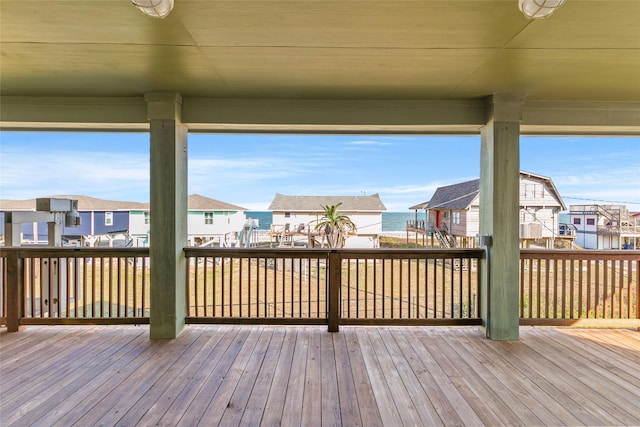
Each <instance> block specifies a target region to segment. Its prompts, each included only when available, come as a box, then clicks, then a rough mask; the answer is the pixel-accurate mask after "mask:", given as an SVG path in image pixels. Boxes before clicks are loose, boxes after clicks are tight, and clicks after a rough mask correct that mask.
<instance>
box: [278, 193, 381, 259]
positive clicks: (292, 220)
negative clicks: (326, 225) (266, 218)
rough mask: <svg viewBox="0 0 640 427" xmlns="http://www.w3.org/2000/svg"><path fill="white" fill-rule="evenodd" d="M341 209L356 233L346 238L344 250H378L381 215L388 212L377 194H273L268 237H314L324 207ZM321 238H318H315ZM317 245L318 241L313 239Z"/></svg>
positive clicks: (319, 240) (319, 239)
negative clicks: (281, 235) (369, 248)
mask: <svg viewBox="0 0 640 427" xmlns="http://www.w3.org/2000/svg"><path fill="white" fill-rule="evenodd" d="M338 203H342V205H341V206H340V213H342V214H343V215H347V216H348V217H349V218H350V219H351V221H352V222H353V223H354V224H355V225H356V229H355V231H354V232H353V234H351V235H350V236H349V237H348V238H347V242H346V246H347V247H378V244H379V241H378V239H379V236H380V233H382V212H383V211H386V210H387V208H386V207H385V206H384V203H382V200H380V195H379V194H372V195H370V196H291V195H284V194H280V193H276V195H275V197H274V199H273V201H272V202H271V205H269V210H270V211H272V212H273V223H272V226H271V234H272V235H273V236H274V237H275V236H278V235H280V234H282V233H284V236H286V235H287V234H288V233H298V234H306V235H308V234H313V231H314V229H315V226H316V224H318V222H319V221H320V220H321V218H322V215H323V206H326V205H337V204H338ZM318 237H320V236H318ZM315 241H316V242H317V243H319V244H322V243H321V238H318V239H315Z"/></svg>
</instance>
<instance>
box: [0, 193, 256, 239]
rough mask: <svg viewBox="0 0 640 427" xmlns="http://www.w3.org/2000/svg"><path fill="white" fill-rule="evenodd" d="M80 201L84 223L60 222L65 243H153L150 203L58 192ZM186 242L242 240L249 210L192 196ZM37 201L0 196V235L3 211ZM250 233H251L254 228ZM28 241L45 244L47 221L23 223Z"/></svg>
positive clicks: (29, 206)
mask: <svg viewBox="0 0 640 427" xmlns="http://www.w3.org/2000/svg"><path fill="white" fill-rule="evenodd" d="M52 198H60V199H73V200H77V201H78V213H79V215H80V225H78V226H74V227H70V226H65V225H64V224H63V225H62V228H61V235H62V239H63V243H64V244H65V245H68V246H80V247H96V246H106V247H144V246H149V244H150V233H149V224H150V205H149V203H140V202H130V201H115V200H103V199H98V198H95V197H89V196H54V197H52ZM188 203H189V209H188V211H187V219H188V224H187V227H188V242H189V245H190V246H199V245H215V246H231V245H236V244H239V242H238V239H239V237H240V235H241V234H242V233H243V230H244V226H245V223H246V221H247V219H246V215H245V213H246V211H247V209H246V208H243V207H240V206H236V205H233V204H230V203H226V202H223V201H220V200H216V199H212V198H209V197H205V196H202V195H199V194H192V195H189V198H188ZM35 207H36V199H27V200H0V235H3V236H4V229H5V212H15V211H21V212H31V211H35ZM248 231H249V232H253V227H252V228H251V230H248ZM20 234H21V237H20V240H21V242H23V243H24V244H46V242H47V236H48V227H47V223H44V222H29V223H23V224H21V226H20Z"/></svg>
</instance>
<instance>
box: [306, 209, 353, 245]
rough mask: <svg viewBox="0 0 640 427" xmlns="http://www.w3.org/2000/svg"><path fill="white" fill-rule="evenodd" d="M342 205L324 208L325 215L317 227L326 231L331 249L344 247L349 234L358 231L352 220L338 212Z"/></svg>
mask: <svg viewBox="0 0 640 427" xmlns="http://www.w3.org/2000/svg"><path fill="white" fill-rule="evenodd" d="M341 205H342V203H338V204H337V205H326V206H322V209H324V213H323V215H322V218H321V219H320V220H319V221H318V223H317V224H316V226H315V229H316V230H322V231H324V234H325V237H326V238H327V243H328V244H329V247H330V248H342V247H344V244H345V241H346V240H347V233H349V232H350V231H355V229H356V225H355V224H354V223H353V221H351V218H349V217H348V216H347V215H342V214H341V213H340V212H338V209H339V208H340V206H341Z"/></svg>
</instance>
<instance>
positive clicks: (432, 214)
mask: <svg viewBox="0 0 640 427" xmlns="http://www.w3.org/2000/svg"><path fill="white" fill-rule="evenodd" d="M410 209H412V210H414V211H416V212H417V211H418V210H425V211H426V220H425V221H422V222H418V221H410V222H409V223H408V224H407V231H413V232H416V233H422V234H423V235H425V236H426V235H430V236H431V238H432V245H433V240H434V239H437V240H438V241H439V243H440V245H441V246H443V247H474V246H476V245H477V236H478V234H479V232H480V180H479V179H474V180H471V181H466V182H461V183H458V184H453V185H447V186H444V187H439V188H438V189H436V191H435V193H434V194H433V196H432V197H431V199H430V200H429V201H428V202H425V203H421V204H418V205H415V206H412V207H411V208H410ZM565 209H566V207H565V204H564V202H563V201H562V198H561V197H560V194H559V193H558V190H557V189H556V187H555V185H554V184H553V181H552V180H551V178H547V177H544V176H541V175H536V174H533V173H530V172H523V171H521V172H520V224H519V230H520V241H521V244H522V245H523V246H527V245H529V243H531V242H534V241H537V242H539V243H542V244H544V245H545V246H547V247H552V245H553V241H554V239H556V238H558V236H559V232H558V230H559V214H560V211H562V210H565Z"/></svg>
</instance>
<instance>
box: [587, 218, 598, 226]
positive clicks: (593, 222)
mask: <svg viewBox="0 0 640 427" xmlns="http://www.w3.org/2000/svg"><path fill="white" fill-rule="evenodd" d="M587 225H596V220H595V218H587Z"/></svg>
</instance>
